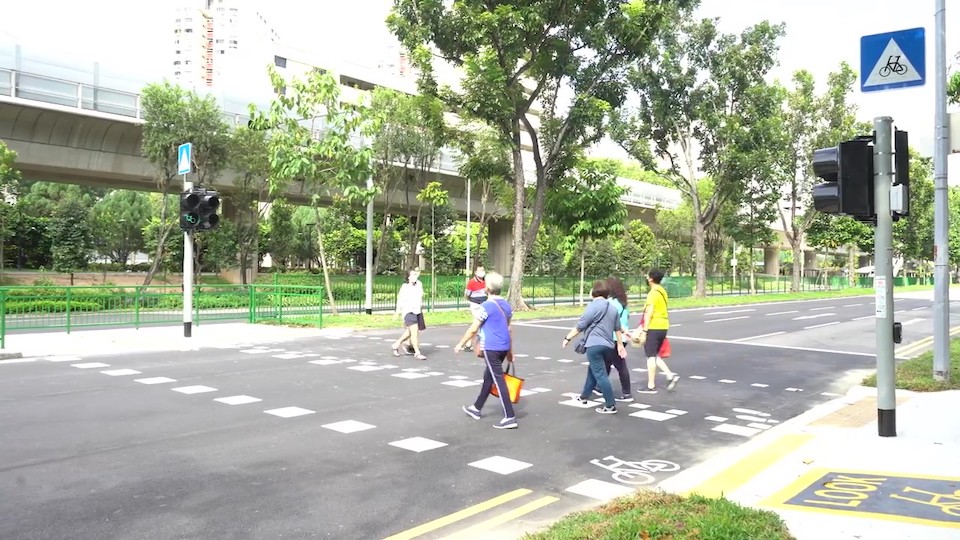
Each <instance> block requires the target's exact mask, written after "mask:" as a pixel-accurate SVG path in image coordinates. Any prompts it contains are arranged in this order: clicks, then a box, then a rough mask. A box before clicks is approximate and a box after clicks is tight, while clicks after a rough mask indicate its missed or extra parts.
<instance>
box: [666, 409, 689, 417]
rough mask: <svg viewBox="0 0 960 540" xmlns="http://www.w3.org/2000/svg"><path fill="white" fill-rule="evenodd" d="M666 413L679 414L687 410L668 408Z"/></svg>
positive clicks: (685, 412)
mask: <svg viewBox="0 0 960 540" xmlns="http://www.w3.org/2000/svg"><path fill="white" fill-rule="evenodd" d="M667 413H669V414H675V415H677V416H680V415H681V414H687V411H684V410H682V409H668V410H667Z"/></svg>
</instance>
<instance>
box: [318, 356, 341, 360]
mask: <svg viewBox="0 0 960 540" xmlns="http://www.w3.org/2000/svg"><path fill="white" fill-rule="evenodd" d="M320 358H321V359H322V360H336V359H337V357H336V356H321V357H320Z"/></svg>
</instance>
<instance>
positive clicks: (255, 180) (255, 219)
mask: <svg viewBox="0 0 960 540" xmlns="http://www.w3.org/2000/svg"><path fill="white" fill-rule="evenodd" d="M228 163H229V166H230V168H232V169H233V171H235V172H236V176H235V177H234V179H233V185H234V190H233V192H232V193H231V195H230V198H229V199H228V201H227V204H228V205H231V206H232V207H234V208H236V209H237V212H236V214H237V215H238V218H239V219H238V220H237V221H238V222H237V223H235V224H234V225H235V227H234V231H235V238H234V243H236V245H237V254H238V257H239V263H240V275H241V276H242V279H243V282H244V283H246V279H247V270H248V269H253V270H254V271H255V270H256V269H257V268H259V266H260V258H261V255H260V254H259V253H258V251H259V249H258V245H259V246H266V245H267V244H266V242H264V243H258V240H259V237H260V231H261V229H264V228H265V226H264V224H263V223H262V217H263V216H262V210H261V209H260V207H259V204H258V203H259V202H260V201H263V200H266V199H267V192H268V190H269V181H268V178H269V176H270V155H269V151H268V146H267V139H266V134H265V133H264V132H262V131H254V130H252V129H249V128H248V127H246V126H242V127H239V128H237V129H236V130H234V131H233V134H232V136H231V137H230V147H229V152H228ZM254 273H256V272H254Z"/></svg>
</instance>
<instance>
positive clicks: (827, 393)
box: [820, 392, 840, 397]
mask: <svg viewBox="0 0 960 540" xmlns="http://www.w3.org/2000/svg"><path fill="white" fill-rule="evenodd" d="M820 395H821V396H827V397H840V394H834V393H833V392H820Z"/></svg>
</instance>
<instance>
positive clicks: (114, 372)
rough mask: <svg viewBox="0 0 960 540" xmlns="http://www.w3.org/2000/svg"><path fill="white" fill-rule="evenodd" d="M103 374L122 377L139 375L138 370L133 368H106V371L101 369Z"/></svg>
mask: <svg viewBox="0 0 960 540" xmlns="http://www.w3.org/2000/svg"><path fill="white" fill-rule="evenodd" d="M100 373H103V374H104V375H109V376H111V377H123V376H124V375H140V372H139V371H137V370H135V369H108V370H106V371H101V372H100Z"/></svg>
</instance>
